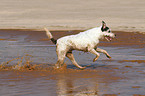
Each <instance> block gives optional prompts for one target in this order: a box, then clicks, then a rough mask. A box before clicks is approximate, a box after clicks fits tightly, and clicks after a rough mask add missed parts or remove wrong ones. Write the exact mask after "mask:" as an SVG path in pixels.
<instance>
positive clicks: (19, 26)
mask: <svg viewBox="0 0 145 96" xmlns="http://www.w3.org/2000/svg"><path fill="white" fill-rule="evenodd" d="M144 5H145V1H144V0H140V1H138V0H127V1H126V0H121V1H120V0H108V1H106V0H91V1H88V0H79V1H78V0H73V1H72V0H60V1H58V0H1V1H0V96H145V91H144V90H145V51H144V50H145V34H144V32H145V31H144V30H145V22H144V20H145V18H144V17H145V12H144V11H145V6H144ZM102 20H104V21H106V23H107V25H108V26H109V27H110V28H111V29H112V31H113V33H115V34H116V35H117V36H116V38H114V39H113V40H112V41H111V42H107V41H106V40H101V42H100V43H99V47H100V48H102V49H105V50H107V51H108V53H109V54H110V55H111V56H112V59H108V58H106V57H105V56H104V54H101V56H100V58H99V59H98V60H97V61H96V62H93V61H92V60H93V58H94V55H92V54H90V53H87V52H86V53H84V52H80V51H73V54H74V56H75V58H76V61H77V62H78V63H79V64H80V65H82V66H87V68H86V69H84V70H80V69H78V68H76V67H75V66H74V65H73V64H72V63H71V62H70V61H69V60H68V59H67V58H66V59H65V64H64V65H63V67H62V68H61V69H54V68H53V65H54V64H55V63H56V61H57V55H56V52H55V47H56V46H55V45H54V44H52V43H51V41H49V40H48V38H47V36H46V35H45V32H44V30H43V27H48V28H49V29H50V31H51V32H52V34H53V35H54V37H55V38H56V39H57V38H60V37H62V36H66V35H71V34H77V33H79V32H81V31H84V30H86V29H89V28H92V27H96V26H100V25H101V21H102Z"/></svg>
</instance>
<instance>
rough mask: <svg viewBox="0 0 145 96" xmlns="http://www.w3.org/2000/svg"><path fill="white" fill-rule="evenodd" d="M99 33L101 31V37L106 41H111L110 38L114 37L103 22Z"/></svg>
mask: <svg viewBox="0 0 145 96" xmlns="http://www.w3.org/2000/svg"><path fill="white" fill-rule="evenodd" d="M101 31H102V34H103V37H104V38H105V39H106V40H107V41H111V40H112V38H115V36H116V35H115V34H114V33H112V32H111V30H110V28H109V27H107V26H106V23H105V22H104V21H102V27H101Z"/></svg>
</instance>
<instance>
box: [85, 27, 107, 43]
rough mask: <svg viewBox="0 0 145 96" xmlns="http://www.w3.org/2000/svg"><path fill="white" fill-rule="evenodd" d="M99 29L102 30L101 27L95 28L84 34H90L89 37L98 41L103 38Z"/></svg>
mask: <svg viewBox="0 0 145 96" xmlns="http://www.w3.org/2000/svg"><path fill="white" fill-rule="evenodd" d="M101 28H102V26H100V27H95V28H92V29H89V30H87V31H86V32H88V33H91V34H88V35H90V37H92V38H94V39H96V40H98V41H99V40H100V39H102V38H103V37H104V35H103V32H102V30H101Z"/></svg>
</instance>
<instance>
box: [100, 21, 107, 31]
mask: <svg viewBox="0 0 145 96" xmlns="http://www.w3.org/2000/svg"><path fill="white" fill-rule="evenodd" d="M105 28H106V23H105V22H104V21H102V28H101V30H102V32H103V31H104V29H105Z"/></svg>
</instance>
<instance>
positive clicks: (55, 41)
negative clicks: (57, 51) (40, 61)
mask: <svg viewBox="0 0 145 96" xmlns="http://www.w3.org/2000/svg"><path fill="white" fill-rule="evenodd" d="M44 30H45V31H46V35H47V36H48V38H50V40H51V41H52V42H53V43H54V44H56V43H57V40H56V39H54V38H53V36H52V34H51V33H50V31H49V30H48V29H47V28H44Z"/></svg>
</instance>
